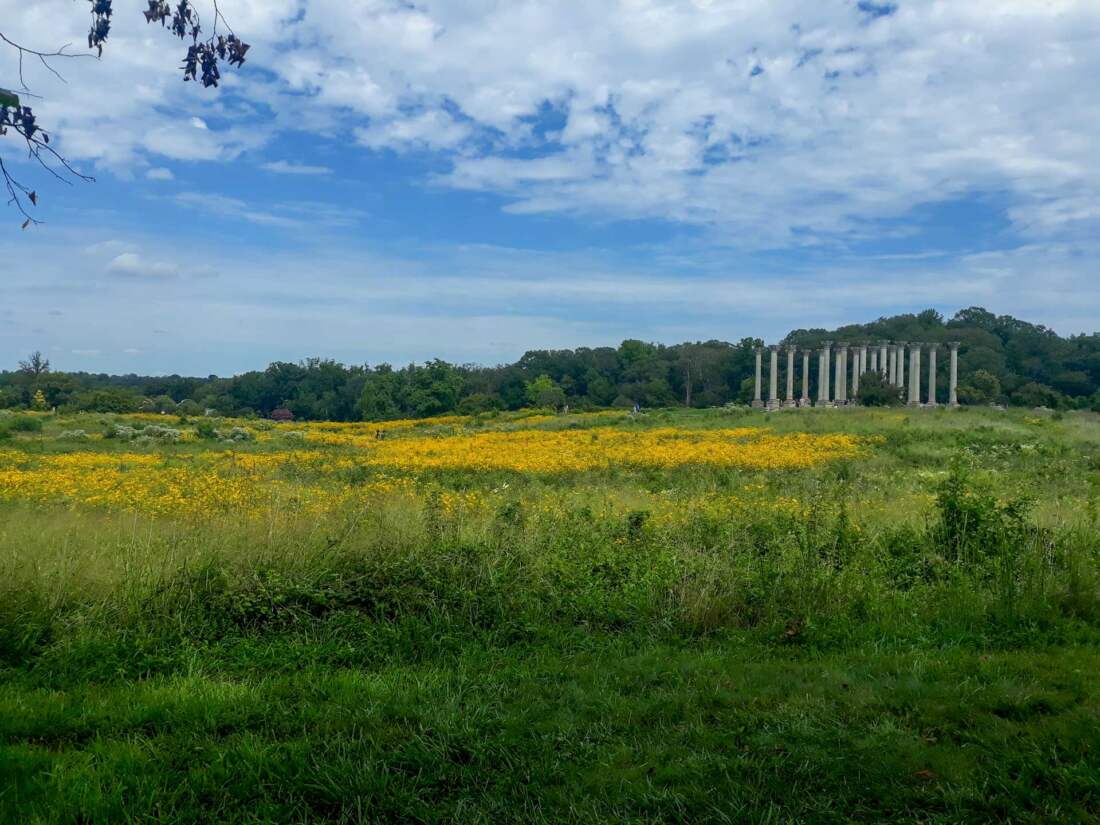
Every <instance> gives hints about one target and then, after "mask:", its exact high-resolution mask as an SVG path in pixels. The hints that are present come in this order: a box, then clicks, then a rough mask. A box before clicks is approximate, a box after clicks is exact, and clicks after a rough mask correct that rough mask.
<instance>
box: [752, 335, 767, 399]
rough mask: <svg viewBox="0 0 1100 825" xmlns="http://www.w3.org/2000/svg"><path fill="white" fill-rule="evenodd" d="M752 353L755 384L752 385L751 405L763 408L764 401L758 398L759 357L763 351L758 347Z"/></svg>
mask: <svg viewBox="0 0 1100 825" xmlns="http://www.w3.org/2000/svg"><path fill="white" fill-rule="evenodd" d="M753 352H754V353H755V354H756V383H755V384H754V385H753V395H752V405H753V406H754V407H763V406H764V401H763V399H761V398H760V373H761V369H760V360H761V358H760V356H761V354H762V352H763V351H762V350H761V349H760V347H755V348H754V349H753Z"/></svg>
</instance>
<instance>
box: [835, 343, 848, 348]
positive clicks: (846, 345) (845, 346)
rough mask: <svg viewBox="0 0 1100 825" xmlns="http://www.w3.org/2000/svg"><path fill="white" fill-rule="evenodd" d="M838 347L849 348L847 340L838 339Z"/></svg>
mask: <svg viewBox="0 0 1100 825" xmlns="http://www.w3.org/2000/svg"><path fill="white" fill-rule="evenodd" d="M836 348H837V349H848V342H847V341H838V342H837V345H836Z"/></svg>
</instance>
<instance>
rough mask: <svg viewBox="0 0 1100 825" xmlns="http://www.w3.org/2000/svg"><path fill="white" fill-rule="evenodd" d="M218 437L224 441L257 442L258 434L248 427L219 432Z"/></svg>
mask: <svg viewBox="0 0 1100 825" xmlns="http://www.w3.org/2000/svg"><path fill="white" fill-rule="evenodd" d="M218 435H219V436H221V438H222V439H223V440H224V441H255V440H256V434H255V433H254V432H252V430H250V429H248V428H247V427H233V428H232V429H229V430H219V431H218Z"/></svg>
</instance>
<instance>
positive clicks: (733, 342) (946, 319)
mask: <svg viewBox="0 0 1100 825" xmlns="http://www.w3.org/2000/svg"><path fill="white" fill-rule="evenodd" d="M971 308H973V309H983V310H986V311H990V310H988V307H959V309H957V310H956V311H955V312H953V313H950V314H948V313H944V312H940V311H939V310H936V311H937V312H940V315H941V318H942V322H943V324H944V325H946V324H948V323H950V322H951V321H952V320H953V318H954V316H955V315H956V314H957V313H958V312H962V311H963V310H964V309H971ZM928 309H934V307H925V308H924V309H923V310H917V311H913V312H902V313H898V314H896V315H880V316H878V317H877V318H875V319H873V320H870V321H855V322H851V323H845V324H841V325H840V326H839V327H834V328H833V329H829V328H825V327H792V328H790V329H789V330H788V331H787V333H786V334H785V335H783V336H781V337H777V338H775V339H766V338H765V339H763V346H764V347H767V346H770V345H771V344H772V343H775V344H780V343H781V342H782V341H784V340H786V338H788V337H789V336H790V335H791V334H793V333H795V332H807V333H813V332H819V331H823V332H826V333H833V332H835V331H836V329H839V328H840V327H846V326H869V325H871V324H875V323H879V322H884V321H887V322H888V321H891V320H893V319H895V318H900V317H906V316H910V317H916V316H917V315H919V314H920V312H923V311H925V310H928ZM993 314H994V315H997V316H998V317H1006V316H1002V315H1001V314H1000V313H993ZM1006 315H1007V314H1006ZM1007 317H1013V318H1015V319H1016V320H1018V321H1024V322H1026V323H1034V322H1032V321H1030V320H1029V319H1027V318H1016V316H1011V315H1007ZM1035 325H1036V326H1044V327H1045V325H1043V324H1035ZM1046 329H1048V330H1049V331H1051V332H1054V333H1055V334H1056V335H1058V337H1059V338H1061V339H1068V338H1071V337H1073V336H1076V335H1081V336H1090V335H1097V334H1100V330H1095V331H1093V332H1080V333H1070V334H1069V335H1066V334H1063V333H1062V332H1060V331H1058V330H1054V329H1051V328H1050V327H1046ZM746 338H760V336H754V335H741V336H735V337H734V338H729V339H727V338H703V339H694V340H692V339H689V340H683V341H675V342H666V341H653V340H648V339H644V338H637V337H631V338H623V339H621V340H619V341H617V342H614V343H610V344H598V345H595V346H589V347H586V346H563V347H554V348H545V349H535V348H532V349H528V350H525V351H524V352H523V353H520V354H519V355H518V356H516V357H515V358H513V359H511V360H508V361H497V362H493V363H479V362H473V361H458V360H451V359H449V358H447V357H445V356H443V355H439V354H436V355H431V356H429V357H427V358H422V359H420V360H407V361H400V362H396V361H394V362H391V361H374V362H371V361H343V360H341V359H339V358H333V357H330V356H327V355H319V354H314V355H306V356H300V357H297V358H284V359H272V360H269V361H268V362H267V363H264V364H261V365H258V366H254V367H249V368H246V369H242V370H237V371H234V372H231V373H212V372H205V373H201V372H200V373H183V372H149V373H145V372H133V371H130V372H110V371H97V372H93V371H90V370H68V369H64V368H59V367H57V366H56V365H55V364H54V363H53V360H52V358H51V357H50V354H49V353H45V352H43V353H42V355H43V356H44V357H46V358H47V359H49V360H50V368H51V371H53V372H69V373H86V374H89V375H109V376H112V377H125V376H127V375H134V376H137V377H142V378H170V377H178V378H189V379H190V378H193V379H199V380H207V379H209V378H211V377H214V378H219V379H222V378H226V379H228V378H235V377H237V376H240V375H243V374H245V373H250V372H263V371H264V370H266V369H267V368H268V367H269V366H271V365H272V364H276V363H291V364H305V363H306V362H308V361H311V360H314V359H316V360H319V361H332V362H335V363H338V364H340V365H342V366H344V367H349V368H351V367H363V368H377V367H380V366H383V365H386V366H390V367H392V368H393V369H395V370H399V369H404V368H405V367H409V366H419V365H423V364H426V363H428V362H430V361H435V360H440V361H443V362H445V363H448V364H451V365H452V366H455V367H459V368H472V369H489V370H492V369H498V368H502V367H507V366H510V365H513V364H515V363H517V362H518V361H519V360H520V358H522V357H523V355H526V354H527V353H529V352H547V351H568V352H572V351H576V350H580V349H618V348H619V347H620V346H621V345H622V344H623V343H625V342H626V341H631V340H640V341H643V342H644V343H647V344H652V345H655V346H660V347H666V348H669V347H678V346H683V345H687V344H707V343H718V344H727V345H729V346H731V347H737V346H739V344H740V343H741V341H743V340H745V339H746ZM869 340H870V339H869ZM877 340H878V339H875V341H877ZM32 351H33V350H32ZM26 355H27V353H24V354H23V355H20V356H19V357H20V358H23V357H25V356H26ZM16 370H17V367H16V366H14V362H13V366H11V367H8V366H3V367H0V374H5V373H6V374H11V373H14V372H15V371H16Z"/></svg>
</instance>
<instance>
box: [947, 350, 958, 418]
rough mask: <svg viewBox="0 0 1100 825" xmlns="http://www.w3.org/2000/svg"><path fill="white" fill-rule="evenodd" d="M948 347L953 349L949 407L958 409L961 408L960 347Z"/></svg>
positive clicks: (948, 388) (948, 396) (948, 394)
mask: <svg viewBox="0 0 1100 825" xmlns="http://www.w3.org/2000/svg"><path fill="white" fill-rule="evenodd" d="M948 346H950V347H951V383H950V384H948V387H947V405H948V406H949V407H957V406H959V396H958V388H959V345H958V344H956V343H951V344H949V345H948Z"/></svg>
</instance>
